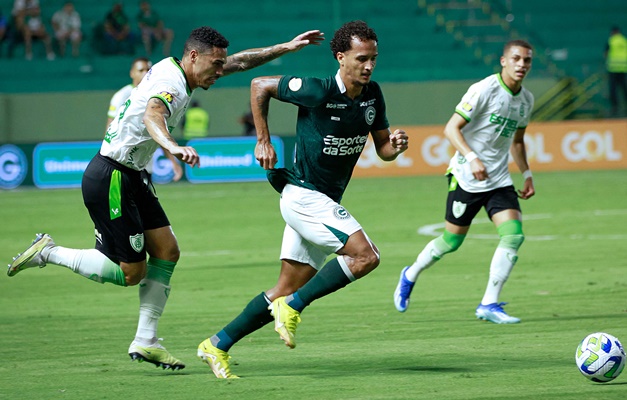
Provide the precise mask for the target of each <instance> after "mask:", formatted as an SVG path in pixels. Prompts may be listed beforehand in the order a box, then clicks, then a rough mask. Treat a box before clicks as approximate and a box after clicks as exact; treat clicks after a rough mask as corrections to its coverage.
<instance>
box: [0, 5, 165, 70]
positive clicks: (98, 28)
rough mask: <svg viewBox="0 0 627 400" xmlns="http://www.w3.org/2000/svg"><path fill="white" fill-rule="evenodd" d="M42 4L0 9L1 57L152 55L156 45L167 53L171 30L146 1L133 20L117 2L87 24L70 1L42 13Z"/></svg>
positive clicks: (49, 57)
mask: <svg viewBox="0 0 627 400" xmlns="http://www.w3.org/2000/svg"><path fill="white" fill-rule="evenodd" d="M42 3H43V2H42ZM42 6H45V4H40V2H39V0H15V1H14V3H13V8H12V9H11V10H2V9H0V57H9V58H12V57H22V56H23V57H24V58H26V59H27V60H32V59H33V58H34V57H38V56H40V55H41V58H43V57H45V58H47V59H48V60H54V59H55V58H57V57H66V55H67V54H71V56H72V57H79V56H80V55H81V51H83V50H85V49H89V51H92V52H94V53H97V54H101V55H116V54H127V55H134V54H136V53H143V54H144V55H146V56H151V55H152V53H153V51H154V50H155V48H156V47H157V46H160V48H161V53H162V54H163V55H165V56H167V55H170V54H169V53H170V47H171V45H172V40H173V39H174V32H173V30H172V29H169V28H167V27H166V26H165V24H164V21H163V19H162V18H161V16H160V15H159V13H158V12H157V11H155V10H153V8H152V6H151V4H150V2H149V1H141V2H140V3H139V12H138V13H137V15H136V16H135V18H134V19H131V18H129V16H128V15H127V13H126V12H125V10H124V4H123V3H122V2H117V3H114V4H113V5H112V7H111V9H109V10H108V11H107V13H106V14H105V15H103V17H102V19H101V20H98V21H88V22H87V23H86V24H84V23H83V21H82V19H81V14H80V10H78V9H77V8H76V7H75V5H74V3H73V2H71V1H67V2H65V3H64V5H63V7H61V8H60V9H58V10H46V9H43V12H42ZM44 15H49V16H50V17H49V18H45V17H44ZM85 38H88V39H89V42H88V43H87V45H83V40H84V39H85Z"/></svg>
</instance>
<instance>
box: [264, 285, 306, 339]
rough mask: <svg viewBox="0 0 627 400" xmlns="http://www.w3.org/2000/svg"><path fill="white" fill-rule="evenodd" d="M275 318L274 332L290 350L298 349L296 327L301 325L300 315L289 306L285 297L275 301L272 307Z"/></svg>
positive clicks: (271, 312) (271, 311)
mask: <svg viewBox="0 0 627 400" xmlns="http://www.w3.org/2000/svg"><path fill="white" fill-rule="evenodd" d="M268 309H269V310H270V314H272V316H273V317H274V330H275V331H276V332H277V333H278V334H279V336H280V337H281V339H282V340H283V341H284V342H285V345H286V346H287V347H289V348H290V349H293V348H294V347H296V327H297V326H298V324H299V323H300V313H299V312H298V311H296V310H294V309H293V308H292V307H290V306H288V305H287V303H286V302H285V296H284V297H279V298H277V299H275V300H274V301H273V302H272V304H271V305H270V307H268Z"/></svg>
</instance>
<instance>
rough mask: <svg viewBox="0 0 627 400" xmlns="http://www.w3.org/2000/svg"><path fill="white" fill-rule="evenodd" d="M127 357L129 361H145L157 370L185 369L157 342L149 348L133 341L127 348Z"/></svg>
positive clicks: (179, 361) (183, 365)
mask: <svg viewBox="0 0 627 400" xmlns="http://www.w3.org/2000/svg"><path fill="white" fill-rule="evenodd" d="M159 340H161V339H159ZM128 355H129V356H130V357H131V361H135V360H137V361H138V362H140V363H141V362H144V361H146V362H149V363H151V364H154V365H156V366H157V368H158V367H162V368H163V369H171V370H174V371H176V370H179V369H183V368H185V364H183V363H182V362H181V360H177V359H176V358H174V357H173V356H172V354H170V352H169V351H167V350H166V349H165V347H163V346H161V344H159V342H156V343H155V344H152V345H150V346H142V345H140V344H139V343H137V342H136V341H135V340H133V342H132V343H131V346H130V347H129V348H128Z"/></svg>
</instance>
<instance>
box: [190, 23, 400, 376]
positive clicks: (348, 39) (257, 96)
mask: <svg viewBox="0 0 627 400" xmlns="http://www.w3.org/2000/svg"><path fill="white" fill-rule="evenodd" d="M331 51H332V53H333V57H334V58H335V59H336V61H337V62H338V64H339V71H338V72H337V73H336V74H334V75H331V76H329V77H327V78H325V79H319V78H313V77H298V76H291V75H286V76H267V77H259V78H255V79H254V80H253V82H252V84H251V106H252V112H253V117H254V121H255V127H256V129H257V146H256V148H255V157H256V158H257V160H258V161H259V162H260V164H261V166H262V167H263V168H264V169H266V170H268V178H269V180H270V183H271V184H272V185H273V187H274V188H275V189H276V190H277V191H278V192H280V193H281V201H280V207H281V213H282V215H283V218H284V219H285V222H286V226H285V230H284V234H283V244H282V247H281V255H280V258H281V273H280V276H279V279H278V282H277V284H276V285H275V286H274V287H273V288H271V289H269V290H266V291H265V292H263V293H260V294H259V295H258V296H256V297H255V298H253V299H252V300H251V301H250V302H249V303H248V305H247V306H246V307H245V308H244V310H243V311H242V313H241V314H240V315H239V316H237V317H236V318H235V319H234V320H233V321H232V322H230V323H229V324H228V325H226V326H225V327H224V328H223V329H222V330H221V331H220V332H218V333H217V334H215V335H213V336H211V337H210V338H208V339H206V340H205V341H203V342H202V343H201V344H200V345H199V347H198V356H199V357H200V358H201V359H203V360H204V361H206V362H207V364H209V366H210V367H211V369H212V370H213V372H214V374H215V375H216V376H217V377H218V378H237V376H236V375H234V374H233V373H231V370H230V366H229V355H228V353H227V352H228V350H229V349H230V348H231V346H233V345H234V344H235V343H236V342H237V341H239V340H240V339H242V338H243V337H244V336H246V335H248V334H250V333H252V332H254V331H255V330H257V329H259V328H261V327H262V326H264V325H266V324H268V323H270V322H272V320H273V317H274V321H275V330H276V331H277V332H278V333H279V335H280V337H281V339H282V340H283V341H285V344H286V345H287V346H288V347H290V348H294V347H295V346H296V342H295V338H294V334H295V331H296V326H297V325H298V323H299V322H300V313H301V311H302V310H303V309H304V308H305V307H306V306H307V305H308V304H310V303H311V302H312V301H314V300H316V299H318V298H320V297H322V296H325V295H327V294H329V293H332V292H334V291H336V290H338V289H340V288H342V287H344V286H346V285H347V284H349V283H351V282H353V281H355V280H356V279H359V278H361V277H363V276H365V275H367V274H368V273H370V272H371V271H372V270H374V269H375V268H376V267H377V266H378V265H379V251H378V249H377V247H376V246H375V245H374V243H372V241H371V240H370V239H369V238H368V236H367V235H366V233H365V232H364V230H363V229H362V227H361V225H360V224H359V223H358V222H357V220H356V219H355V218H354V217H353V216H352V215H351V214H350V213H349V212H348V211H347V210H346V209H345V208H344V207H342V206H341V205H340V200H341V199H342V195H343V193H344V190H345V189H346V186H347V185H348V182H349V180H350V178H351V175H352V172H353V168H354V167H355V164H356V163H357V160H358V158H359V155H360V154H361V152H362V150H363V148H364V146H365V144H366V140H367V138H368V135H369V134H371V135H372V139H373V142H374V145H375V147H376V151H377V154H378V155H379V157H380V158H381V159H382V160H385V161H392V160H394V159H396V157H398V155H399V154H401V153H402V152H404V151H405V150H407V146H408V137H407V135H406V134H405V132H404V131H402V130H396V131H395V132H394V133H391V132H390V129H389V124H388V121H387V118H386V113H385V101H384V99H383V94H382V93H381V88H380V87H379V85H378V84H377V83H376V82H373V81H372V80H371V77H372V73H373V71H374V68H375V66H376V61H377V55H378V41H377V35H376V33H375V32H374V30H373V29H372V28H370V27H369V26H368V25H367V24H366V23H365V22H363V21H353V22H348V23H346V24H344V25H343V26H342V27H341V28H340V29H338V30H337V31H336V32H335V35H334V37H333V40H332V41H331ZM271 98H275V99H278V100H280V101H283V102H288V103H292V104H294V105H296V106H297V107H298V120H297V125H296V152H295V154H296V156H295V160H294V166H293V168H292V169H289V170H288V169H273V168H274V166H275V164H276V162H277V155H276V153H275V151H274V148H273V147H272V144H271V143H270V132H269V129H268V122H267V117H268V108H269V103H270V99H271ZM333 253H336V254H337V255H338V257H336V258H333V259H332V260H331V261H329V262H326V263H325V261H326V259H327V256H329V255H330V254H333Z"/></svg>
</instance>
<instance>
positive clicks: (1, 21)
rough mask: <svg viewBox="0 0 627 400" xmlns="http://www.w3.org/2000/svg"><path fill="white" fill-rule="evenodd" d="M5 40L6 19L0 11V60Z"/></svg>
mask: <svg viewBox="0 0 627 400" xmlns="http://www.w3.org/2000/svg"><path fill="white" fill-rule="evenodd" d="M6 39H7V18H6V17H5V16H4V15H3V14H2V10H0V58H1V57H2V44H3V43H4V41H5V40H6Z"/></svg>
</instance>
